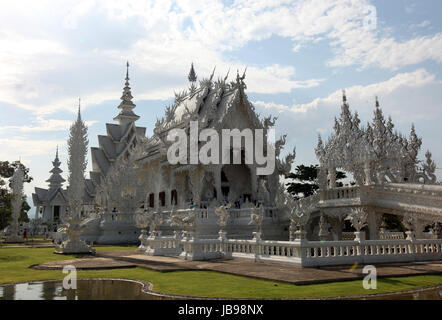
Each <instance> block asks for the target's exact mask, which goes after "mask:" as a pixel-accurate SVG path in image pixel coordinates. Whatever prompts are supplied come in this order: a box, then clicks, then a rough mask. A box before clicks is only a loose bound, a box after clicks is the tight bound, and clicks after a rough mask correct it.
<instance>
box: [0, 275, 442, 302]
mask: <svg viewBox="0 0 442 320" xmlns="http://www.w3.org/2000/svg"><path fill="white" fill-rule="evenodd" d="M141 288H142V285H141V283H138V282H134V281H124V280H77V289H69V290H65V289H63V282H62V281H37V282H29V283H19V284H10V285H2V286H0V300H161V299H165V298H163V297H159V296H156V295H152V294H148V293H144V292H142V291H141ZM168 299H169V298H168ZM363 300H442V287H439V288H435V289H434V288H433V289H429V290H423V291H419V292H414V293H401V294H392V295H378V296H373V297H366V298H363Z"/></svg>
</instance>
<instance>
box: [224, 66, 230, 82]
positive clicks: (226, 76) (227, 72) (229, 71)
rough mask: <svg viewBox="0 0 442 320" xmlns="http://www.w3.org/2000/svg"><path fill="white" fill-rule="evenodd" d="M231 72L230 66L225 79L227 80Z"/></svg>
mask: <svg viewBox="0 0 442 320" xmlns="http://www.w3.org/2000/svg"><path fill="white" fill-rule="evenodd" d="M229 73H230V68H229V70H228V71H227V74H226V76H225V77H224V81H226V80H227V78H228V77H229Z"/></svg>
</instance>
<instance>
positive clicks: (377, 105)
mask: <svg viewBox="0 0 442 320" xmlns="http://www.w3.org/2000/svg"><path fill="white" fill-rule="evenodd" d="M376 108H379V98H378V96H376Z"/></svg>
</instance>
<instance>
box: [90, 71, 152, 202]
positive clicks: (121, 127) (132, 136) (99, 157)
mask: <svg viewBox="0 0 442 320" xmlns="http://www.w3.org/2000/svg"><path fill="white" fill-rule="evenodd" d="M125 80H126V81H125V86H124V88H123V95H122V96H121V103H120V104H119V106H118V108H119V109H120V110H121V111H120V113H119V114H118V115H117V116H116V117H115V118H114V120H115V121H118V124H115V123H106V135H99V136H98V147H92V148H91V154H92V170H93V171H91V172H90V179H88V180H86V190H87V193H88V194H89V195H91V196H93V195H94V194H95V188H96V186H98V185H99V184H100V182H101V179H102V178H103V177H105V176H106V174H107V172H108V170H109V168H110V166H111V165H112V163H113V162H114V161H116V160H117V159H118V158H119V157H120V156H122V155H123V154H125V153H126V152H127V151H128V150H129V148H130V147H131V146H133V145H135V144H136V140H137V139H140V138H144V137H145V135H146V128H144V127H137V126H136V125H135V121H137V120H138V119H139V118H140V117H139V116H138V115H136V114H135V113H134V112H133V109H134V108H135V104H134V103H133V102H132V99H133V96H132V93H131V88H130V86H129V63H127V70H126V78H125Z"/></svg>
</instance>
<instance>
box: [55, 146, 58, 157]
mask: <svg viewBox="0 0 442 320" xmlns="http://www.w3.org/2000/svg"><path fill="white" fill-rule="evenodd" d="M55 158H58V146H57V151H55Z"/></svg>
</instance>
